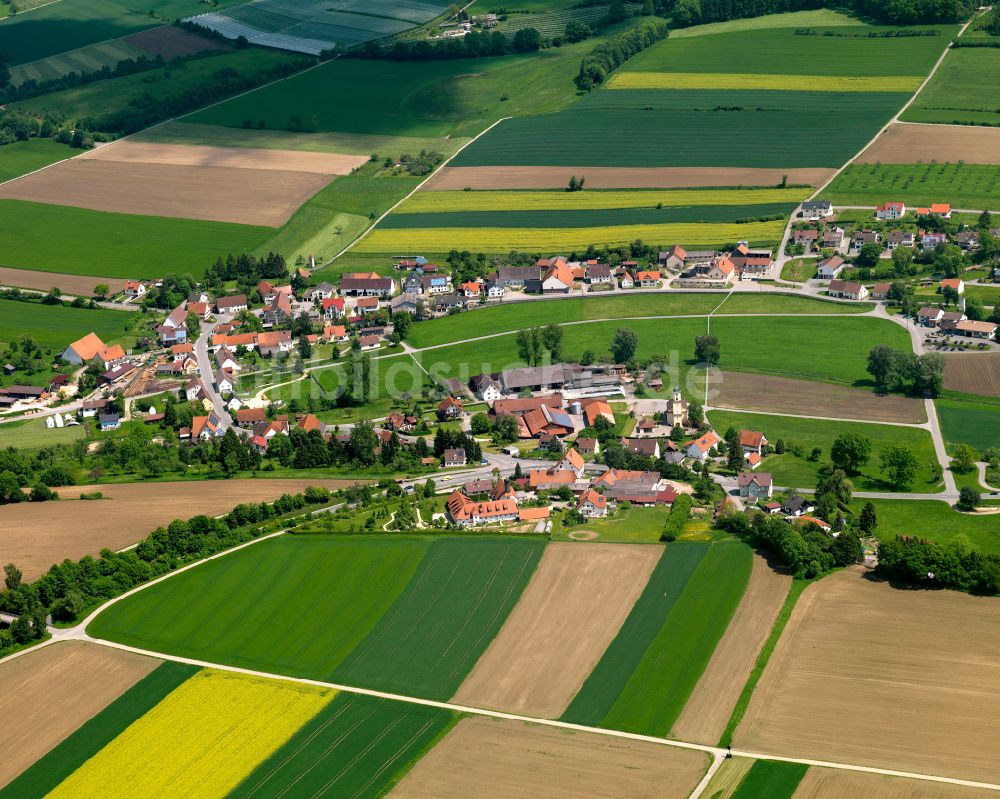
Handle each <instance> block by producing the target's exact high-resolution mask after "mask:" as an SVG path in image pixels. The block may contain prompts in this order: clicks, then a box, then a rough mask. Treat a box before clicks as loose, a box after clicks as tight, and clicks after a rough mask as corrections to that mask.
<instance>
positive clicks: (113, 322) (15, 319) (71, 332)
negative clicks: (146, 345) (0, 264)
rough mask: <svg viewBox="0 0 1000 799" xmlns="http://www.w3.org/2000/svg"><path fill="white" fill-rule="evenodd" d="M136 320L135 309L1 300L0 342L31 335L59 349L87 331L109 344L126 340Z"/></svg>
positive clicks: (44, 343)
mask: <svg viewBox="0 0 1000 799" xmlns="http://www.w3.org/2000/svg"><path fill="white" fill-rule="evenodd" d="M0 257H2V256H0ZM134 320H135V314H134V313H132V312H131V311H111V310H108V309H106V308H93V309H91V308H70V307H66V306H63V305H42V304H40V303H34V302H19V301H17V300H3V299H0V341H6V342H10V341H16V340H17V339H18V338H20V337H21V336H24V335H30V336H31V337H32V338H33V339H34V340H35V341H36V342H38V344H40V345H41V346H42V347H51V348H52V349H53V351H56V350H58V351H59V352H62V351H63V350H64V349H66V347H67V346H69V344H70V343H71V342H73V341H76V340H77V339H78V338H81V337H83V336H85V335H86V334H87V333H97V335H98V336H100V337H101V339H102V340H103V341H104V343H105V344H110V343H113V342H118V341H122V340H123V339H124V338H125V337H126V329H127V327H128V325H129V323H130V322H132V321H134Z"/></svg>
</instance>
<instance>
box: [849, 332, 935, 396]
mask: <svg viewBox="0 0 1000 799" xmlns="http://www.w3.org/2000/svg"><path fill="white" fill-rule="evenodd" d="M867 371H868V374H870V375H871V376H872V377H873V378H874V379H875V385H876V386H877V387H878V389H879V390H880V391H885V392H887V391H903V390H907V391H910V392H913V393H916V394H925V395H928V396H931V397H936V396H937V395H938V394H940V393H941V387H942V385H943V383H944V357H943V356H942V355H940V354H939V353H936V352H929V353H926V354H925V355H914V354H913V353H912V352H909V351H907V350H897V349H894V348H893V347H890V346H889V345H888V344H876V345H875V346H874V347H872V349H871V351H870V352H869V353H868V366H867Z"/></svg>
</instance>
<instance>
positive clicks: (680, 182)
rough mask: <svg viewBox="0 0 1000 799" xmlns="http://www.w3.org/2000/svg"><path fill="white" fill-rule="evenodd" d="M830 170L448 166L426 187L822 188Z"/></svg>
mask: <svg viewBox="0 0 1000 799" xmlns="http://www.w3.org/2000/svg"><path fill="white" fill-rule="evenodd" d="M834 172H835V170H833V169H730V168H729V167H687V166H684V167H651V168H642V167H637V168H624V169H619V168H617V167H571V166H565V167H563V166H455V167H452V166H449V167H445V168H444V169H442V170H439V171H438V173H437V174H436V175H434V177H432V178H431V179H430V180H429V181H428V182H427V184H426V186H425V187H424V190H425V191H461V190H462V189H465V188H471V189H563V188H565V187H566V184H567V183H568V182H569V179H570V177H571V176H574V175H575V176H576V177H579V176H580V175H584V176H585V177H586V178H587V188H589V189H670V188H680V187H684V186H775V185H777V184H778V183H780V182H781V180H782V178H783V177H784V176H786V175H787V176H788V182H789V183H790V184H792V185H796V184H805V185H808V186H821V185H823V183H825V182H826V181H827V180H828V179H829V178H830V177H831V176H832V175H833V173H834Z"/></svg>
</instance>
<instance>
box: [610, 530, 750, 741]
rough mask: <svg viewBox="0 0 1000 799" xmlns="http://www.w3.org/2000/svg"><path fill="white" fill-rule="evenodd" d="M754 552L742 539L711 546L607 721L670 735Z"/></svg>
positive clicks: (728, 616)
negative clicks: (741, 541)
mask: <svg viewBox="0 0 1000 799" xmlns="http://www.w3.org/2000/svg"><path fill="white" fill-rule="evenodd" d="M751 554H752V553H751V551H750V548H749V547H747V546H746V545H745V544H742V543H737V542H726V543H722V544H714V545H713V546H711V548H710V549H709V550H708V552H707V553H706V554H705V557H704V558H703V559H702V561H701V563H700V564H698V568H697V569H696V570H695V572H694V574H692V575H691V579H690V580H689V581H688V583H687V585H685V587H684V590H683V591H682V592H681V595H680V596H679V597H678V598H677V601H676V602H675V603H674V605H673V607H672V608H671V609H670V613H669V614H668V615H667V616H666V618H665V619H664V621H663V625H662V626H661V627H660V629H659V632H658V633H657V634H656V637H655V638H653V639H652V641H650V643H649V647H648V648H647V649H646V652H645V654H644V655H643V656H642V659H641V660H640V661H639V664H638V665H637V667H636V669H635V671H633V672H632V674H631V676H630V677H629V678H628V681H627V682H626V683H625V685H624V687H623V688H622V692H621V693H620V694H619V696H618V698H617V699H616V700H615V703H614V705H612V707H611V709H610V711H609V712H608V714H607V715H606V716H605V717H604V719H603V720H602V721H601V726H603V727H611V728H614V729H620V730H626V731H629V732H639V733H645V734H647V735H668V734H669V732H670V728H671V727H672V726H673V724H674V722H675V721H676V720H677V717H678V716H680V714H681V711H682V710H684V705H685V704H686V703H687V700H688V697H690V696H691V692H692V691H693V690H694V687H695V685H697V683H698V680H699V679H700V678H701V673H702V672H703V671H704V670H705V667H706V666H707V665H708V661H709V659H710V658H711V657H712V653H713V652H714V651H715V647H716V645H717V644H718V643H719V640H720V639H721V638H722V636H723V634H724V633H725V631H726V628H727V627H728V626H729V620H730V619H731V618H732V616H733V613H734V612H735V611H736V606H737V605H738V604H739V601H740V598H741V597H742V596H743V591H744V590H745V589H746V585H747V581H748V580H749V579H750V567H751Z"/></svg>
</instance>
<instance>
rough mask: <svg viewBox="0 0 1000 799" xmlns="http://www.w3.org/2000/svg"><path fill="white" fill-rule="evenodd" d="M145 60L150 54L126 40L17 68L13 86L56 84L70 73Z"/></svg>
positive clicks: (102, 44) (92, 46)
mask: <svg viewBox="0 0 1000 799" xmlns="http://www.w3.org/2000/svg"><path fill="white" fill-rule="evenodd" d="M141 56H148V53H145V52H143V51H142V50H140V49H139V48H138V47H134V46H132V45H131V44H129V43H128V42H127V41H125V40H124V39H112V40H110V41H106V42H97V43H96V44H90V45H87V46H86V47H81V48H79V49H77V50H71V51H70V52H68V53H59V54H57V55H51V56H47V57H46V58H40V59H39V60H37V61H31V62H30V63H27V64H21V65H19V66H16V67H14V69H12V70H11V82H12V83H14V84H15V85H20V84H22V83H24V82H25V81H29V80H36V81H39V82H42V81H47V80H55V79H56V78H61V77H62V76H63V75H68V74H69V73H70V72H76V73H80V74H84V73H87V72H95V71H97V70H99V69H101V68H103V67H108V68H109V69H114V68H115V66H116V65H117V64H118V62H119V61H123V60H125V59H127V58H140V57H141Z"/></svg>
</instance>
